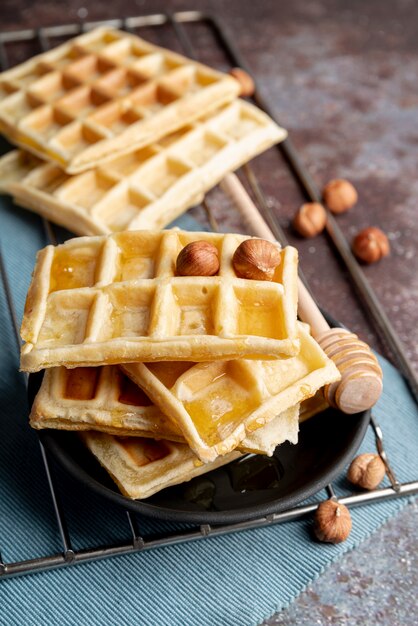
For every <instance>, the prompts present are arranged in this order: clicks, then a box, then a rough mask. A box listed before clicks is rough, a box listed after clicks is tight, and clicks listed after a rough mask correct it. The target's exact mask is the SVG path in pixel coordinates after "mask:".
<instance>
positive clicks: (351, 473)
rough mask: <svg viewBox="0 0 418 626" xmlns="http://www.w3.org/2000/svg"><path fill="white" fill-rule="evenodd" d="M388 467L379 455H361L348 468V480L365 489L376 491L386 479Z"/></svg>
mask: <svg viewBox="0 0 418 626" xmlns="http://www.w3.org/2000/svg"><path fill="white" fill-rule="evenodd" d="M385 473H386V467H385V464H384V463H383V461H382V459H381V458H380V456H379V455H378V454H372V453H366V454H359V456H357V457H356V458H355V459H354V460H353V461H352V463H351V465H350V467H349V468H348V473H347V478H348V480H349V481H350V483H353V485H358V486H359V487H362V488H363V489H369V490H371V489H376V487H377V486H378V485H380V483H381V482H382V480H383V478H384V477H385Z"/></svg>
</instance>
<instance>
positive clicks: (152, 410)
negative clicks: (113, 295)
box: [30, 365, 184, 442]
mask: <svg viewBox="0 0 418 626" xmlns="http://www.w3.org/2000/svg"><path fill="white" fill-rule="evenodd" d="M30 424H31V426H32V427H33V428H36V429H42V428H55V429H59V430H90V429H92V430H98V431H101V432H105V433H110V434H115V435H130V436H136V437H151V438H154V439H169V440H171V441H183V442H184V438H183V436H182V434H181V432H180V430H179V429H178V427H176V426H175V424H174V423H173V422H172V421H171V420H169V419H168V418H167V417H166V416H165V415H163V413H161V411H160V410H159V409H158V408H157V407H156V406H155V405H154V404H152V402H151V400H150V399H149V398H148V397H147V396H146V395H145V393H144V392H143V391H141V389H140V388H139V387H138V386H137V385H135V384H134V383H133V382H132V381H131V380H130V379H129V378H127V377H126V376H125V375H124V374H123V373H122V372H121V370H120V369H119V368H118V367H116V366H114V365H109V366H107V367H101V368H95V367H78V368H75V369H73V370H67V369H65V367H55V368H51V369H49V370H46V371H45V374H44V378H43V381H42V384H41V387H40V389H39V392H38V394H37V396H36V398H35V400H34V403H33V405H32V410H31V414H30Z"/></svg>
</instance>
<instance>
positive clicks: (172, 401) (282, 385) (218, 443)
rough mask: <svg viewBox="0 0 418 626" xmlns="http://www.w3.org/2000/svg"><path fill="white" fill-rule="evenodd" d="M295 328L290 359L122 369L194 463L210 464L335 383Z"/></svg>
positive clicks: (321, 356) (319, 354) (322, 357)
mask: <svg viewBox="0 0 418 626" xmlns="http://www.w3.org/2000/svg"><path fill="white" fill-rule="evenodd" d="M298 326H299V328H298V330H299V336H300V340H301V348H300V352H299V354H298V355H296V356H294V357H292V358H289V359H274V360H271V361H256V360H241V361H229V362H227V361H224V362H222V361H213V362H211V363H199V364H183V363H153V364H151V363H148V364H145V363H130V364H126V365H124V366H123V370H124V371H125V373H126V374H127V375H128V376H129V377H130V378H132V380H133V381H134V382H135V383H136V384H137V385H138V386H139V387H141V388H142V389H143V390H144V391H145V393H146V394H148V395H149V397H150V398H151V399H152V400H153V401H154V402H155V403H156V405H157V406H159V408H160V409H161V411H163V412H164V413H165V414H167V415H170V416H171V417H172V419H174V420H175V421H176V423H177V424H178V426H179V427H180V429H181V431H182V433H183V435H184V437H185V439H186V441H187V442H188V444H189V445H190V447H191V448H192V449H193V450H194V452H195V453H196V454H197V455H198V456H199V458H201V459H202V460H203V461H205V462H207V461H212V460H213V459H215V458H216V457H217V456H218V455H219V454H226V453H227V452H229V451H230V450H232V449H234V448H236V447H237V446H241V442H243V444H242V445H243V447H244V448H245V447H248V446H250V445H253V444H252V443H251V435H252V433H254V432H258V431H259V429H261V428H262V427H264V426H265V425H266V424H269V423H271V422H272V421H274V419H280V414H282V413H283V412H285V411H287V410H288V409H290V408H291V407H294V406H295V405H296V404H298V403H300V402H303V401H304V400H306V399H307V398H310V397H312V396H313V395H314V394H315V393H316V392H317V391H318V389H320V388H321V387H323V386H324V385H325V384H327V383H331V382H333V381H335V380H338V379H339V378H340V375H339V372H338V370H337V368H336V366H335V365H334V363H333V362H332V361H331V360H330V359H328V357H327V356H326V354H325V353H324V352H323V350H322V349H321V348H320V346H319V345H318V344H317V343H316V341H315V340H314V339H313V338H312V337H311V336H310V333H309V330H308V329H307V328H306V327H305V325H303V324H301V323H299V325H298ZM275 416H279V417H275ZM266 436H267V438H268V433H266ZM245 438H249V439H250V441H249V442H248V446H246V443H245V441H243V440H244V439H245Z"/></svg>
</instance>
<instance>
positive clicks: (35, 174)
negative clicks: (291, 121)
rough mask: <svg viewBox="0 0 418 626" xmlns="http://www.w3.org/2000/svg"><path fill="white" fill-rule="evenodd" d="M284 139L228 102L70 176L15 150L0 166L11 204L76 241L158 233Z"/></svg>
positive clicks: (250, 111)
mask: <svg viewBox="0 0 418 626" xmlns="http://www.w3.org/2000/svg"><path fill="white" fill-rule="evenodd" d="M285 136H286V132H285V131H284V130H283V129H281V128H279V127H278V126H276V124H275V123H274V122H273V121H272V120H271V119H270V118H269V117H268V116H267V115H265V114H264V113H263V112H262V111H260V110H259V109H257V108H256V107H254V106H252V105H251V104H248V103H247V102H244V100H236V101H235V102H233V103H232V104H229V105H227V106H225V107H223V108H221V109H218V110H217V111H215V112H214V113H212V114H210V115H208V116H207V117H206V118H205V119H203V120H200V121H198V122H196V123H195V124H191V125H188V126H183V128H181V129H180V130H178V131H176V132H174V133H172V134H171V135H168V136H167V137H165V138H164V139H163V140H161V141H160V142H157V143H154V144H152V145H151V146H148V147H147V148H143V149H139V150H135V151H133V152H131V153H130V154H127V155H124V156H121V157H118V158H116V159H113V160H111V161H108V162H107V163H105V164H104V165H102V166H101V167H99V168H96V169H94V170H91V171H89V172H84V173H82V174H78V175H74V176H70V175H68V174H65V172H63V171H62V170H61V169H60V168H59V167H57V166H56V165H54V164H52V163H45V162H44V161H41V160H40V159H38V158H37V157H34V156H32V155H31V154H29V153H28V152H25V151H22V150H14V151H13V152H11V153H9V154H7V155H5V156H4V157H3V158H1V159H0V184H1V188H2V189H3V191H5V192H7V193H10V194H11V195H13V196H14V198H15V200H16V202H17V203H18V204H20V205H22V206H24V207H26V208H29V209H31V210H33V211H35V212H36V213H40V214H41V215H42V216H43V217H45V218H47V219H49V220H51V221H53V222H56V223H58V224H61V225H62V226H65V227H66V228H68V229H69V230H71V231H72V232H75V233H76V234H78V235H92V234H94V235H102V234H108V233H112V232H116V231H121V230H140V229H142V228H146V229H149V230H153V229H158V228H163V227H164V226H166V225H167V224H169V223H170V222H171V221H173V220H174V219H175V218H176V217H178V216H179V215H180V214H181V213H183V212H184V211H185V210H187V209H188V208H189V207H191V206H193V205H195V204H198V203H199V202H200V201H201V200H202V199H203V197H204V194H205V193H206V192H207V191H208V190H209V189H211V188H212V187H214V186H215V185H216V184H217V183H219V182H220V181H221V180H222V178H223V177H224V176H225V174H227V173H228V172H230V171H232V170H235V169H237V168H238V167H239V166H240V165H242V164H243V163H245V162H246V161H248V160H249V159H251V158H252V157H254V156H255V155H256V154H259V153H260V152H262V151H263V150H265V149H267V148H269V147H270V146H271V145H273V144H274V143H277V142H278V141H281V140H282V139H284V138H285Z"/></svg>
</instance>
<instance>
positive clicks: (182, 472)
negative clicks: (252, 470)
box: [81, 431, 241, 499]
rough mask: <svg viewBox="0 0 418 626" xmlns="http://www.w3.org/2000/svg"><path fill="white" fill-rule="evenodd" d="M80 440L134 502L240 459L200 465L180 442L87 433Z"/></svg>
mask: <svg viewBox="0 0 418 626" xmlns="http://www.w3.org/2000/svg"><path fill="white" fill-rule="evenodd" d="M81 437H82V439H83V441H84V442H85V444H86V445H87V447H88V448H89V450H90V451H91V452H92V453H93V454H94V456H95V457H96V458H97V460H98V461H99V463H100V464H101V465H102V466H103V467H104V468H105V469H106V470H107V471H108V472H109V474H110V475H111V476H112V478H113V479H114V481H115V482H116V483H117V485H118V487H119V489H120V490H121V492H122V493H123V494H124V495H126V496H128V497H130V498H134V499H142V498H148V497H149V496H151V495H152V494H153V493H156V492H157V491H160V490H161V489H165V488H166V487H170V486H171V485H178V484H179V483H182V482H184V481H187V480H191V479H192V478H194V477H195V476H200V475H201V474H205V473H206V472H210V471H211V470H214V469H216V468H217V467H221V466H222V465H226V464H227V463H230V462H231V461H234V460H235V459H237V458H239V457H240V456H241V454H240V453H239V452H231V453H230V454H228V455H226V456H224V457H219V458H218V459H216V461H214V462H213V463H207V464H202V463H201V462H200V461H199V460H198V459H197V458H196V457H195V455H194V454H193V452H192V451H191V450H190V448H189V447H188V446H187V445H185V444H181V443H174V442H171V441H170V442H169V441H153V440H152V439H140V438H135V439H132V438H128V437H127V438H125V437H122V438H120V437H112V436H111V435H107V434H105V433H97V432H94V431H87V432H84V433H82V434H81Z"/></svg>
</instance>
